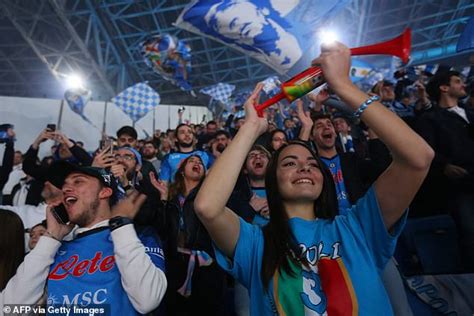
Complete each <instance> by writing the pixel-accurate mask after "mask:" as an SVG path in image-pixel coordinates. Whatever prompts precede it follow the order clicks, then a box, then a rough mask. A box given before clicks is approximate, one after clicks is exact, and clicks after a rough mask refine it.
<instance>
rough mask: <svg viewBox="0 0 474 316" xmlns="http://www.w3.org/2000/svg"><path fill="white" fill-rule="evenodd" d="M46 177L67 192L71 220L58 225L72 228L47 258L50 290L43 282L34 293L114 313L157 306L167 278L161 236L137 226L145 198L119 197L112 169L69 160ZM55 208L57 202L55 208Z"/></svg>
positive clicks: (131, 194) (66, 205)
mask: <svg viewBox="0 0 474 316" xmlns="http://www.w3.org/2000/svg"><path fill="white" fill-rule="evenodd" d="M48 180H49V181H51V183H53V184H54V185H55V186H56V187H58V188H60V189H61V190H62V193H63V198H62V200H61V201H60V203H62V204H63V205H64V209H65V211H66V213H67V215H68V219H67V220H69V224H68V226H65V225H62V226H60V227H71V226H74V229H73V230H72V231H71V232H70V234H69V235H68V236H67V238H65V240H63V241H62V242H61V244H60V247H56V248H55V249H54V251H55V252H54V253H53V255H52V256H50V257H49V259H48V260H49V262H48V265H51V268H50V269H49V274H48V273H46V274H44V275H41V277H42V280H43V282H44V281H46V285H47V286H46V289H47V290H46V291H45V287H44V283H43V284H42V286H40V287H39V286H38V287H36V288H35V289H34V291H32V293H30V295H31V296H33V297H41V296H42V295H43V294H46V297H47V302H48V304H55V305H56V304H57V305H67V304H71V302H73V301H74V302H75V303H74V304H79V305H81V306H83V307H87V306H89V305H90V304H94V305H101V306H108V307H107V308H110V310H109V313H110V314H111V315H119V314H120V315H138V314H146V313H148V312H151V311H152V310H154V309H155V308H156V307H157V306H158V305H159V304H160V302H161V299H162V298H163V296H164V293H165V291H166V287H167V281H166V277H165V274H164V254H163V250H162V248H161V242H160V240H159V238H158V237H157V236H156V234H155V233H154V232H153V230H151V229H150V228H147V227H143V228H139V227H135V226H134V225H133V224H134V218H135V216H136V214H137V212H138V210H139V208H140V206H141V205H142V204H143V203H144V201H145V199H146V196H145V195H143V194H140V193H139V192H138V191H136V190H133V189H132V190H129V191H128V192H127V195H126V196H125V197H124V198H122V199H121V200H119V199H118V198H119V195H118V188H117V184H116V182H115V181H113V175H112V174H111V173H110V172H108V171H106V170H105V169H103V168H98V167H83V166H77V165H74V164H71V163H68V162H66V161H57V162H55V163H53V165H52V166H51V169H50V173H49V177H48ZM57 206H59V203H58V204H56V205H55V210H54V211H55V212H57V210H56V207H57ZM47 215H48V216H50V215H51V216H53V214H52V213H51V214H50V213H47ZM57 215H58V218H60V217H59V214H57ZM61 221H63V220H61ZM56 223H57V221H56ZM48 231H50V222H49V221H48ZM50 232H51V231H50ZM46 235H49V236H51V237H53V238H54V239H57V240H61V239H63V237H64V235H62V236H58V235H55V234H53V233H52V232H51V234H48V233H46ZM41 238H43V237H41ZM40 242H41V241H40ZM38 247H39V245H37V246H36V247H35V249H33V251H32V253H33V252H34V251H36V249H37V248H38ZM143 289H146V290H143ZM91 293H92V296H90V295H91ZM22 302H23V301H22Z"/></svg>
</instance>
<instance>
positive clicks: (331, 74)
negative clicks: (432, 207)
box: [195, 43, 433, 315]
mask: <svg viewBox="0 0 474 316" xmlns="http://www.w3.org/2000/svg"><path fill="white" fill-rule="evenodd" d="M322 51H323V54H322V55H321V57H320V58H319V59H318V60H316V61H315V63H317V64H319V65H321V67H322V69H323V71H324V75H325V79H326V80H327V82H328V83H329V85H330V86H331V88H332V89H333V91H335V93H337V94H338V95H339V96H340V97H341V99H342V100H343V101H344V102H345V103H346V104H348V105H349V106H350V107H351V108H352V109H353V110H354V111H357V110H359V108H362V109H364V110H359V111H358V113H362V112H363V114H362V117H361V118H362V120H363V121H364V123H366V124H367V125H368V126H369V127H371V128H372V129H373V130H374V131H375V132H376V133H377V135H379V137H380V139H381V140H382V141H384V142H385V144H386V145H387V147H388V148H389V149H390V150H391V152H392V154H393V163H392V165H390V167H389V168H388V169H387V170H386V171H385V173H383V174H382V175H381V176H380V177H379V179H377V181H376V182H375V184H374V185H373V187H372V188H370V189H369V190H368V192H367V193H366V194H365V196H363V197H362V198H361V199H360V200H358V201H357V202H356V203H355V205H353V206H352V209H351V210H350V211H349V212H348V213H347V214H346V215H339V216H335V214H336V206H337V201H336V197H335V188H334V182H333V181H332V177H331V174H330V172H329V171H328V170H327V169H326V167H324V164H323V163H322V162H321V161H320V159H319V158H318V156H316V155H315V153H314V152H312V151H311V149H310V148H308V147H307V146H306V145H305V144H304V143H290V144H288V145H286V146H282V147H281V148H280V149H279V150H277V151H276V152H275V154H274V156H273V157H272V159H271V160H270V163H269V165H268V169H267V172H266V178H265V185H266V192H267V199H268V206H269V210H270V214H271V216H270V222H269V223H268V224H267V225H266V226H265V227H263V228H260V227H257V226H253V225H251V224H248V223H247V222H245V221H244V220H242V219H241V218H239V217H238V216H237V215H236V214H235V213H234V212H232V211H231V210H229V209H227V208H226V207H225V205H226V202H227V200H228V199H229V196H230V195H231V192H232V189H233V187H234V185H235V183H236V181H237V178H238V175H239V170H240V168H241V166H242V164H243V163H244V161H245V158H246V155H247V153H248V151H249V150H250V149H251V146H252V144H253V142H254V141H255V140H256V139H257V137H258V136H259V135H260V134H262V133H263V132H265V131H266V129H267V126H268V123H267V121H266V119H265V118H260V117H258V116H257V113H256V110H255V108H254V107H255V105H256V104H258V96H259V93H260V91H261V89H262V86H261V85H259V86H257V88H256V89H255V91H254V92H253V94H252V95H251V97H250V98H249V100H247V102H246V103H245V109H246V115H245V117H246V121H245V123H244V125H243V126H242V127H241V128H240V130H239V132H238V133H237V135H236V137H235V138H234V139H233V141H232V143H231V144H230V145H229V146H228V147H227V149H226V150H225V151H224V152H223V154H222V156H221V157H219V159H218V160H217V161H216V162H215V164H214V166H213V168H212V169H211V170H210V171H209V174H208V176H207V177H206V179H205V181H204V183H203V184H202V187H201V189H200V191H199V193H198V196H197V197H196V201H195V208H196V213H197V214H198V216H199V218H200V220H201V221H202V223H203V224H204V226H205V227H206V229H207V230H208V232H209V234H210V236H211V238H212V239H213V240H214V242H215V245H216V246H217V250H218V251H216V255H217V261H218V263H219V264H220V265H221V266H222V267H223V268H224V269H226V270H228V271H229V272H230V273H231V274H232V275H233V276H234V277H235V278H236V279H237V280H238V281H239V282H240V283H241V284H243V285H245V286H246V287H247V288H248V289H249V293H250V300H251V302H250V306H251V314H252V315H275V314H279V315H307V314H314V315H323V314H326V313H327V314H329V315H357V314H360V315H392V309H391V306H390V301H389V299H388V297H387V294H386V292H385V289H384V287H383V284H382V282H381V279H380V273H381V271H383V269H384V267H385V265H386V263H387V261H388V260H389V258H390V257H391V256H392V254H393V251H394V247H395V244H396V240H397V236H398V234H399V233H400V231H401V229H402V228H403V224H404V221H405V218H406V212H405V209H406V208H407V207H408V205H409V204H410V202H411V200H412V199H413V197H414V195H415V194H416V191H417V190H418V188H419V186H420V185H421V183H422V181H423V179H424V178H425V176H426V173H427V172H428V169H429V166H430V163H431V160H432V159H433V151H432V149H431V148H430V147H429V146H428V145H427V144H426V143H425V142H424V141H423V140H422V139H421V138H420V137H419V136H418V135H416V134H415V133H414V132H413V131H412V130H411V129H409V128H408V126H406V125H405V123H403V121H401V120H400V119H399V118H398V117H397V116H396V115H394V114H393V113H391V112H390V111H389V110H387V109H386V108H385V107H384V106H383V105H381V104H380V103H378V102H374V103H372V105H371V106H370V107H369V108H367V105H366V103H367V100H368V99H369V96H367V95H366V94H365V93H363V92H362V91H359V90H358V89H357V88H356V87H355V86H354V85H353V84H352V82H351V81H350V79H349V77H348V73H349V68H350V52H349V49H348V48H347V47H345V46H343V45H342V44H339V43H335V44H333V45H332V46H331V47H323V48H322ZM366 108H367V109H366ZM318 124H319V125H318ZM318 124H316V126H315V130H314V131H313V132H314V133H317V134H318V135H319V136H320V138H321V142H322V143H324V144H326V145H330V144H329V143H331V142H334V138H335V132H334V127H333V125H332V124H330V121H329V120H328V119H327V120H321V121H318ZM395 184H397V185H395ZM394 188H397V189H396V190H394Z"/></svg>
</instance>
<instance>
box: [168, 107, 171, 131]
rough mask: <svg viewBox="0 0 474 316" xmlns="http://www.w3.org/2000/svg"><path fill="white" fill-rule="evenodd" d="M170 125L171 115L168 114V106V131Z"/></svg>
mask: <svg viewBox="0 0 474 316" xmlns="http://www.w3.org/2000/svg"><path fill="white" fill-rule="evenodd" d="M170 125H171V113H170V106H169V105H168V129H170Z"/></svg>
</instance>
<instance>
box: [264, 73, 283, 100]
mask: <svg viewBox="0 0 474 316" xmlns="http://www.w3.org/2000/svg"><path fill="white" fill-rule="evenodd" d="M262 83H263V91H264V92H265V93H266V94H267V95H268V97H270V98H271V97H273V96H275V95H276V94H278V93H280V92H281V81H280V79H278V77H277V76H271V77H268V78H267V79H265V80H263V81H262Z"/></svg>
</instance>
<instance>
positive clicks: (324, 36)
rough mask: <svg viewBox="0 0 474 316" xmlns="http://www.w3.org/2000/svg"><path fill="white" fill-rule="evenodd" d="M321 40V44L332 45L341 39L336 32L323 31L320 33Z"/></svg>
mask: <svg viewBox="0 0 474 316" xmlns="http://www.w3.org/2000/svg"><path fill="white" fill-rule="evenodd" d="M319 39H320V40H321V44H331V43H333V42H335V41H338V40H339V37H338V36H337V34H336V32H333V31H328V30H322V31H321V32H319Z"/></svg>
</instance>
